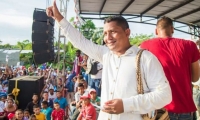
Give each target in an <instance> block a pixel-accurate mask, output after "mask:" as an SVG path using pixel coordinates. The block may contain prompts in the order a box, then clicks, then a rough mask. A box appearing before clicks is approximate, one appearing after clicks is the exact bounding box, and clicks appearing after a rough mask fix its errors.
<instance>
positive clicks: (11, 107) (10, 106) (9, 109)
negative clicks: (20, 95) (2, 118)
mask: <svg viewBox="0 0 200 120" xmlns="http://www.w3.org/2000/svg"><path fill="white" fill-rule="evenodd" d="M7 102H8V105H7V106H6V107H5V109H4V111H5V112H6V119H9V118H8V115H9V114H10V113H12V114H15V111H16V107H15V106H14V100H13V99H8V100H7Z"/></svg>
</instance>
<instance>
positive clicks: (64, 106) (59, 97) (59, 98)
mask: <svg viewBox="0 0 200 120" xmlns="http://www.w3.org/2000/svg"><path fill="white" fill-rule="evenodd" d="M56 96H57V98H56V99H55V100H54V103H55V102H58V103H59V105H60V108H61V109H63V110H64V111H65V112H66V113H65V115H66V118H68V102H67V99H66V98H64V97H62V93H61V92H60V91H57V92H56Z"/></svg>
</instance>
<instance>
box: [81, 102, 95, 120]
mask: <svg viewBox="0 0 200 120" xmlns="http://www.w3.org/2000/svg"><path fill="white" fill-rule="evenodd" d="M80 114H81V116H82V120H85V119H87V120H96V119H97V118H96V110H95V108H94V106H92V104H89V105H88V106H85V107H83V108H82V109H81V113H80Z"/></svg>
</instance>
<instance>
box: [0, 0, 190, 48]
mask: <svg viewBox="0 0 200 120" xmlns="http://www.w3.org/2000/svg"><path fill="white" fill-rule="evenodd" d="M51 1H53V0H50V4H51ZM59 1H60V0H57V5H59ZM0 6H1V7H0V40H1V41H3V44H6V43H9V44H16V43H17V41H23V40H25V39H28V40H30V41H31V32H32V22H33V11H34V9H35V8H41V9H45V8H46V7H47V4H46V0H1V2H0ZM67 11H68V12H67V19H70V18H71V17H75V16H76V15H75V12H74V0H69V2H68V7H67ZM94 23H95V25H96V27H102V26H103V21H100V20H95V21H94ZM129 25H130V28H131V32H132V34H136V33H137V34H140V33H143V34H152V33H154V29H155V26H152V25H144V24H139V23H130V24H129ZM184 29H186V30H187V29H188V28H187V27H186V28H184ZM57 31H58V30H56V32H57ZM174 36H175V37H180V38H185V39H190V38H191V37H190V35H187V34H184V33H181V32H178V31H175V33H174Z"/></svg>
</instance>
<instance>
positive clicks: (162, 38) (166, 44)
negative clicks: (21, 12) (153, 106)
mask: <svg viewBox="0 0 200 120" xmlns="http://www.w3.org/2000/svg"><path fill="white" fill-rule="evenodd" d="M155 32H156V35H157V36H158V37H157V38H153V39H151V40H147V41H144V42H143V43H142V44H141V46H140V47H141V48H143V49H147V50H149V51H150V52H152V53H153V54H154V55H155V56H156V57H157V58H158V60H159V61H160V62H161V64H162V66H163V69H164V72H165V75H166V77H167V79H168V80H169V83H170V86H171V90H172V102H171V103H170V104H168V105H166V106H165V108H166V110H167V111H168V112H169V116H170V120H175V119H176V120H177V119H178V120H183V119H184V120H185V119H187V120H192V118H193V116H192V112H195V111H196V107H195V104H194V101H193V98H192V85H191V82H196V81H197V80H198V79H199V74H200V70H199V64H198V60H199V52H198V49H197V46H196V44H195V43H194V42H192V41H189V40H183V39H179V38H173V37H172V35H173V33H174V28H173V22H172V20H171V19H170V18H168V17H162V18H161V19H159V20H158V22H157V25H156V30H155ZM161 87H162V86H161Z"/></svg>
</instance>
